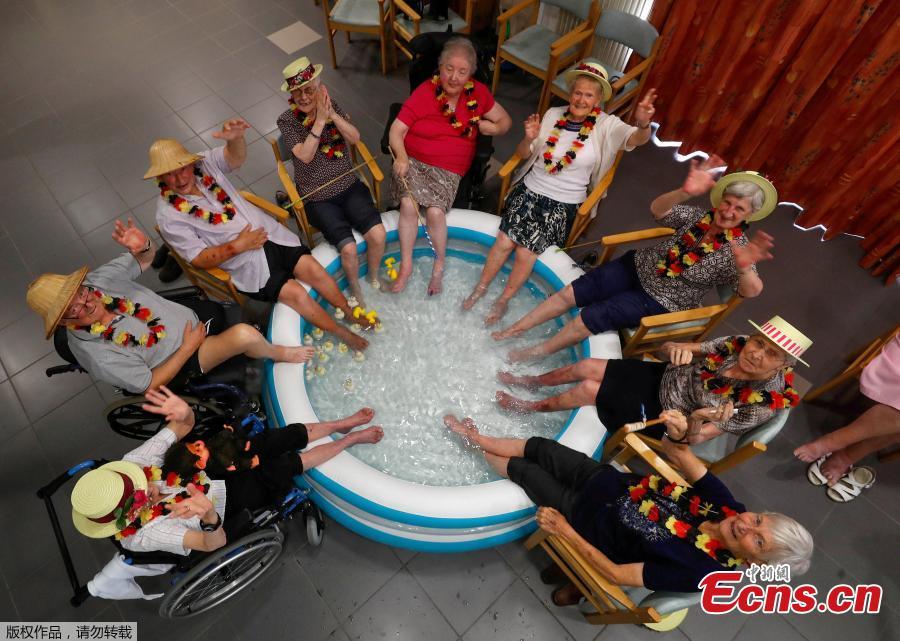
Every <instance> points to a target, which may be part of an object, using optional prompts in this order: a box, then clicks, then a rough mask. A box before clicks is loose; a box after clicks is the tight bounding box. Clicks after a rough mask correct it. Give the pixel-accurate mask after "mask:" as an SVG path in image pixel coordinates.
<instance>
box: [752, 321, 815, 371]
mask: <svg viewBox="0 0 900 641" xmlns="http://www.w3.org/2000/svg"><path fill="white" fill-rule="evenodd" d="M747 322H748V323H750V324H751V325H753V327H755V328H756V329H758V330H759V332H760V333H761V334H762V335H763V336H765V337H766V338H768V339H769V340H770V341H772V342H773V343H775V346H776V347H779V348H780V349H782V350H784V351H785V352H787V353H788V354H789V355H791V356H793V357H794V358H796V359H797V360H798V361H800V362H801V363H803V364H804V365H806V366H807V367H809V363H807V362H806V361H805V360H803V359H802V358H800V357H801V356H803V352H805V351H806V350H808V349H809V348H810V347H811V346H812V341H811V340H810V339H809V338H807V336H806V335H805V334H804V333H803V332H801V331H800V330H799V329H797V328H796V327H794V326H793V325H791V324H790V323H789V322H787V321H786V320H784V319H783V318H782V317H781V316H773V317H772V318H771V319H769V322H768V323H765V324H764V325H763V326H762V327H760V326H759V325H757V324H756V323H754V322H753V321H747Z"/></svg>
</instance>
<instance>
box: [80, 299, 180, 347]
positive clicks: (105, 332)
mask: <svg viewBox="0 0 900 641" xmlns="http://www.w3.org/2000/svg"><path fill="white" fill-rule="evenodd" d="M91 294H93V295H94V296H96V297H97V298H99V299H100V302H101V303H103V307H105V308H106V310H107V311H110V312H116V313H118V314H127V315H128V316H131V317H133V318H136V319H138V320H140V321H143V322H144V323H145V324H146V325H147V329H148V330H150V331H149V332H148V333H146V334H143V335H142V336H141V337H140V338H137V337H135V336H134V334H129V333H128V332H124V331H123V332H119V333H118V334H116V333H115V331H116V330H115V328H114V327H112V326H111V325H104V324H103V323H93V324H91V325H79V326H78V327H77V328H76V329H81V330H86V331H89V332H90V333H91V334H93V335H94V336H100V337H101V338H103V340H107V341H112V342H113V343H115V344H116V345H120V346H126V347H146V348H148V349H149V348H151V347H153V346H154V345H156V344H157V343H158V342H160V341H161V340H162V339H164V338H165V337H166V326H165V325H160V324H159V318H153V312H152V311H150V308H149V307H143V306H141V304H140V303H135V302H132V301H130V300H128V299H127V298H124V297H121V298H120V297H118V296H110V295H109V294H104V293H103V292H101V291H100V290H99V289H91Z"/></svg>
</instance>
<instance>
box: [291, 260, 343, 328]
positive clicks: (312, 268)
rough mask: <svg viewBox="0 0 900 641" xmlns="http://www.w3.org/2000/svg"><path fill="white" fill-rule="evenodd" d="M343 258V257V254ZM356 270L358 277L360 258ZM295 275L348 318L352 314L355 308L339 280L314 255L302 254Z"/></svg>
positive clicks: (295, 266) (295, 268) (295, 267)
mask: <svg viewBox="0 0 900 641" xmlns="http://www.w3.org/2000/svg"><path fill="white" fill-rule="evenodd" d="M341 258H342V259H343V254H342V255H341ZM356 272H357V279H358V274H359V261H358V259H357V268H356ZM294 276H295V277H296V278H297V279H298V280H302V281H303V282H304V283H307V284H308V285H309V286H310V287H312V288H313V289H315V290H316V291H317V292H319V295H320V296H321V297H322V298H324V299H325V300H326V301H328V302H329V303H331V305H332V307H334V308H335V309H341V310H343V311H344V314H346V315H347V318H350V317H351V316H352V314H353V310H352V309H350V304H349V303H348V302H347V299H346V298H345V297H344V294H343V293H342V292H341V290H340V288H339V287H338V284H337V282H335V280H334V279H333V278H332V277H331V275H330V274H329V273H328V272H326V271H325V268H324V267H322V265H320V264H319V261H317V260H316V259H315V258H313V257H312V256H301V257H300V260H298V261H297V264H296V265H294ZM323 329H324V328H323Z"/></svg>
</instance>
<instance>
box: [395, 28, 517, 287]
mask: <svg viewBox="0 0 900 641" xmlns="http://www.w3.org/2000/svg"><path fill="white" fill-rule="evenodd" d="M476 68H477V56H476V54H475V47H474V46H473V45H472V43H471V42H470V41H469V40H467V39H466V38H451V39H450V40H448V41H447V44H446V45H444V49H443V51H441V56H440V59H439V61H438V73H437V74H435V75H434V77H432V78H431V79H430V80H426V81H425V82H423V83H422V84H421V85H419V86H418V87H417V88H416V90H415V91H413V92H412V95H410V97H409V98H407V100H406V102H405V103H403V108H402V109H401V110H400V113H399V114H398V115H397V119H396V120H395V121H394V123H393V124H392V125H391V129H390V133H389V140H390V145H391V150H392V151H393V153H394V176H393V181H392V187H391V194H392V196H393V198H394V200H395V201H398V202H399V203H400V221H399V223H398V233H399V236H400V261H401V262H400V272H399V277H398V278H397V281H396V283H394V287H393V290H394V291H395V292H400V291H402V290H403V289H404V288H405V287H406V283H407V281H408V280H409V277H410V276H411V275H412V270H413V265H412V258H413V245H414V244H415V242H416V235H417V233H418V228H419V214H418V212H417V211H416V210H417V208H418V207H420V206H421V207H424V208H425V219H426V224H427V226H428V228H427V229H428V232H429V235H430V238H431V241H432V244H433V245H434V254H435V257H434V267H433V268H432V272H431V281H430V282H429V284H428V294H429V295H432V294H437V293H440V291H441V289H442V285H441V282H442V278H443V273H444V259H445V256H446V252H447V221H446V219H445V216H446V214H447V212H448V211H449V210H450V207H451V206H452V205H453V201H454V200H455V198H456V190H457V188H458V187H459V181H460V179H461V178H462V177H463V176H465V175H466V172H468V171H469V167H470V166H471V165H472V159H473V158H474V157H475V146H476V138H477V136H478V134H479V133H482V134H484V135H486V136H500V135H502V134H505V133H506V132H507V131H508V130H509V128H510V126H511V125H512V121H511V120H510V117H509V114H507V113H506V110H505V109H504V108H503V107H501V106H500V103H498V102H496V101H494V97H493V96H492V95H491V93H490V90H489V89H488V88H487V87H486V86H485V85H484V84H482V83H480V82H478V81H477V80H474V79H473V78H472V76H473V74H474V73H475V70H476Z"/></svg>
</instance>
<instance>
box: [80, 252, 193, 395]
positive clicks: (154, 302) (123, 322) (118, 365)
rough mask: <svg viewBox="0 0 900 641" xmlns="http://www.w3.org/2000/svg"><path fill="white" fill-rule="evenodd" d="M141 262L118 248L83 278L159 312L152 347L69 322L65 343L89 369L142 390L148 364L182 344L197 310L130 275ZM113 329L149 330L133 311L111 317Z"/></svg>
mask: <svg viewBox="0 0 900 641" xmlns="http://www.w3.org/2000/svg"><path fill="white" fill-rule="evenodd" d="M140 275H141V267H140V265H138V262H137V261H136V260H135V259H134V257H133V256H132V255H131V254H122V255H121V256H119V257H118V258H114V259H113V260H111V261H109V262H108V263H106V264H105V265H103V266H101V267H98V268H97V269H95V270H94V271H92V272H88V274H87V276H85V279H84V284H85V285H87V286H89V287H93V288H95V289H98V290H100V291H101V292H103V293H104V294H109V295H110V296H117V297H124V298H127V299H128V300H130V301H132V302H135V303H140V304H141V306H142V307H148V308H149V309H150V311H151V312H152V314H151V317H152V318H159V319H160V323H161V324H162V325H164V326H165V328H166V330H165V331H166V335H165V337H164V338H163V339H162V340H160V341H159V342H158V343H156V344H155V345H153V347H150V348H147V347H138V346H129V345H116V344H115V343H113V342H112V341H108V340H105V339H103V338H102V337H100V336H95V335H93V334H91V333H90V332H89V331H87V330H73V329H71V328H69V331H68V332H67V336H68V339H69V348H70V349H71V350H72V354H73V355H74V356H75V358H76V359H78V362H79V363H80V364H81V365H82V366H83V367H84V368H85V369H87V370H88V371H89V372H90V373H91V374H93V375H94V376H95V377H97V378H99V379H100V380H103V381H106V382H107V383H110V384H112V385H115V386H117V387H121V388H124V389H126V390H128V391H129V392H143V391H144V390H145V389H147V388H148V387H149V386H150V381H151V379H152V378H153V372H151V371H150V370H152V369H153V368H154V367H156V366H157V365H160V364H162V363H163V362H164V361H165V360H166V359H167V358H169V357H170V356H171V355H172V354H174V353H175V351H176V350H177V349H178V348H179V347H181V343H182V341H183V340H184V326H185V324H186V323H187V322H188V321H190V322H191V323H194V324H196V323H197V315H196V314H195V313H194V312H193V311H191V310H190V309H188V308H187V307H184V306H183V305H179V304H178V303H173V302H172V301H169V300H166V299H165V298H163V297H162V296H159V295H158V294H156V293H155V292H153V291H151V290H149V289H147V288H146V287H144V286H143V285H138V284H137V283H135V282H134V279H135V278H137V277H138V276H140ZM112 324H113V327H115V333H116V334H118V333H119V332H120V331H126V332H128V333H129V334H132V335H134V336H141V335H143V334H146V333H148V331H149V330H148V329H147V324H146V323H144V322H143V321H141V320H138V319H137V318H134V317H133V316H125V315H121V314H120V315H119V316H117V317H116V318H115V320H113V322H112Z"/></svg>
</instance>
